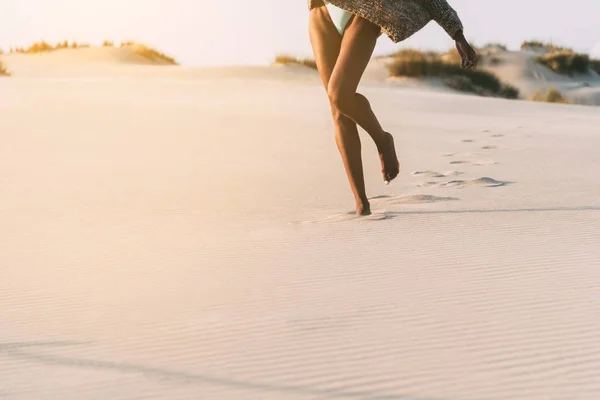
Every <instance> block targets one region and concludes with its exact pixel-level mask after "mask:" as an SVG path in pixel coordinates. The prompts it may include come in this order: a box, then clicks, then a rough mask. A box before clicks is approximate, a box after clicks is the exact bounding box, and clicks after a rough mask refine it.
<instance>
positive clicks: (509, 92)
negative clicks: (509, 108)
mask: <svg viewBox="0 0 600 400" xmlns="http://www.w3.org/2000/svg"><path fill="white" fill-rule="evenodd" d="M452 53H453V52H452V51H451V52H449V53H446V54H443V55H439V54H437V53H433V52H421V51H418V50H401V51H399V52H397V53H395V54H393V55H392V57H393V61H392V62H391V63H390V64H389V65H388V72H389V74H390V76H405V77H412V78H431V77H440V78H444V83H445V84H446V85H447V86H448V87H451V88H453V89H456V90H460V91H463V92H469V93H477V94H479V95H483V96H488V95H491V96H501V97H504V98H508V99H516V98H518V97H519V90H518V89H516V88H514V87H512V86H509V85H505V84H503V83H502V82H500V80H499V79H498V77H497V76H496V75H494V74H492V73H490V72H487V71H480V70H474V71H473V70H469V69H463V68H461V66H460V56H458V52H456V54H452Z"/></svg>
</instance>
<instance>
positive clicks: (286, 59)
mask: <svg viewBox="0 0 600 400" xmlns="http://www.w3.org/2000/svg"><path fill="white" fill-rule="evenodd" d="M273 63H274V64H281V65H294V64H295V65H304V66H305V67H309V68H312V69H317V63H316V62H315V61H314V60H311V59H308V58H305V59H300V58H296V57H292V56H288V55H285V54H280V55H278V56H276V57H275V61H273Z"/></svg>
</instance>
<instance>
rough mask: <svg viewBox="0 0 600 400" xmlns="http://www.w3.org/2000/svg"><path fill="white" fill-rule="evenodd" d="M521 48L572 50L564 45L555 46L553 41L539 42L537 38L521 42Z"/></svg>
mask: <svg viewBox="0 0 600 400" xmlns="http://www.w3.org/2000/svg"><path fill="white" fill-rule="evenodd" d="M521 50H538V51H539V50H544V51H562V50H569V51H572V50H571V49H568V48H566V47H561V46H557V45H555V44H553V43H546V42H540V41H537V40H529V41H525V42H523V43H522V44H521Z"/></svg>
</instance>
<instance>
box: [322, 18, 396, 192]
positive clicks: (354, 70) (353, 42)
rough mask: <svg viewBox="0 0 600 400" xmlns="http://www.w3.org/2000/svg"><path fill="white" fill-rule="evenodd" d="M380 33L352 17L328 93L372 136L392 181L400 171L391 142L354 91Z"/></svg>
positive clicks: (388, 135)
mask: <svg viewBox="0 0 600 400" xmlns="http://www.w3.org/2000/svg"><path fill="white" fill-rule="evenodd" d="M380 34H381V29H380V28H379V27H378V26H377V25H375V24H373V23H371V22H369V21H367V20H366V19H364V18H360V17H355V18H354V19H353V20H352V22H351V23H350V24H349V25H348V27H347V28H346V31H345V32H344V36H343V39H342V43H341V46H340V52H339V56H338V59H337V62H336V64H335V67H334V70H333V71H332V74H331V77H330V80H329V84H328V86H327V93H328V95H329V98H330V101H331V103H332V104H333V105H334V106H335V108H336V109H337V110H338V111H339V112H341V113H342V114H344V115H345V116H347V117H348V118H350V119H351V120H352V121H354V122H355V123H357V124H358V125H360V126H361V127H362V128H363V129H364V130H365V131H367V133H368V134H369V135H370V136H371V138H372V139H373V141H374V142H375V144H376V145H377V149H378V151H379V156H380V159H381V164H382V173H383V178H384V180H385V181H391V180H392V179H394V178H396V176H397V175H398V172H399V164H398V158H397V157H396V150H395V148H394V139H393V137H392V135H390V134H389V133H386V132H385V131H384V130H383V128H382V127H381V124H380V123H379V121H378V120H377V117H375V114H374V113H373V110H372V109H371V105H370V103H369V101H368V100H367V99H366V97H364V96H363V95H361V94H360V93H357V92H356V90H357V89H358V85H359V83H360V80H361V78H362V76H363V73H364V71H365V69H366V67H367V65H368V63H369V60H370V59H371V56H372V55H373V50H374V49H375V45H376V43H377V38H378V37H379V35H380Z"/></svg>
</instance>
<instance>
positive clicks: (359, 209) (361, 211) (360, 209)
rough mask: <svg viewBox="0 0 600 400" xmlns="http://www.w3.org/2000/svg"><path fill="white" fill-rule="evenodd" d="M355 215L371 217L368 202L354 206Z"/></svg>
mask: <svg viewBox="0 0 600 400" xmlns="http://www.w3.org/2000/svg"><path fill="white" fill-rule="evenodd" d="M356 215H360V216H365V215H371V204H369V202H368V201H364V202H361V203H358V204H356Z"/></svg>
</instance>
